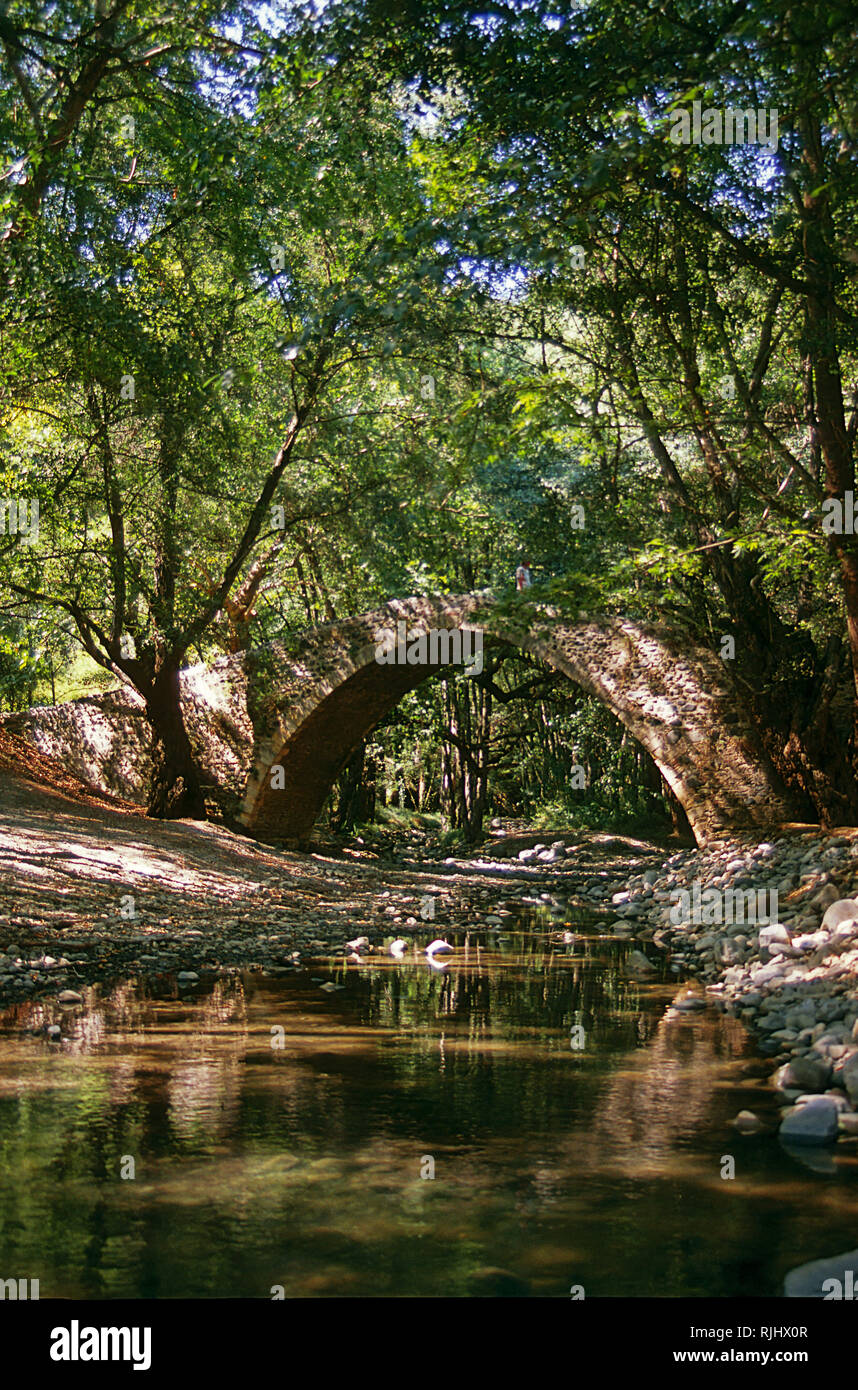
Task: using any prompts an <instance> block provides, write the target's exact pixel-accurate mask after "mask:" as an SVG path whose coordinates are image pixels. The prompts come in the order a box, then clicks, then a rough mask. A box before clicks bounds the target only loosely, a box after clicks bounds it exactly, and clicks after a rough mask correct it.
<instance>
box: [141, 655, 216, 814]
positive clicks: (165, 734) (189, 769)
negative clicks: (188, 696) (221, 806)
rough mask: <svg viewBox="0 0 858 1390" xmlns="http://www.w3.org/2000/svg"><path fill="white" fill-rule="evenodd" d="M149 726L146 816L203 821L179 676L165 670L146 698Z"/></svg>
mask: <svg viewBox="0 0 858 1390" xmlns="http://www.w3.org/2000/svg"><path fill="white" fill-rule="evenodd" d="M146 713H147V715H148V718H149V723H150V724H151V726H152V762H153V770H152V781H151V785H150V788H149V801H148V804H147V807H146V814H147V816H152V817H157V818H159V819H163V820H179V819H182V818H185V817H187V818H188V819H189V820H205V818H206V806H205V797H204V796H203V790H202V783H201V780H200V774H199V770H198V768H197V765H196V761H195V759H194V754H193V750H192V748H191V741H190V739H189V738H188V731H187V729H186V728H185V720H184V715H183V713H182V704H181V699H180V694H179V672H178V670H177V669H173V668H166V669H165V670H163V671H161V672H160V673H159V674H158V675H157V676H156V678H155V680H154V682H153V684H152V687H151V689H150V690H149V692H148V693H147V695H146Z"/></svg>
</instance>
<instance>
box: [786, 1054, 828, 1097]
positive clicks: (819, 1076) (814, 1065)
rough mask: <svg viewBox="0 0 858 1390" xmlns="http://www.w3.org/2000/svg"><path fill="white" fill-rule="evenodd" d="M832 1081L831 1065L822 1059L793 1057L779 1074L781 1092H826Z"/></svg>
mask: <svg viewBox="0 0 858 1390" xmlns="http://www.w3.org/2000/svg"><path fill="white" fill-rule="evenodd" d="M830 1081H831V1065H830V1063H828V1062H826V1061H825V1060H824V1059H823V1058H822V1057H793V1059H792V1061H791V1062H787V1064H786V1066H785V1067H781V1069H780V1071H779V1072H778V1074H777V1078H776V1085H777V1086H778V1088H779V1089H780V1090H784V1091H788V1090H798V1091H824V1090H825V1088H826V1086H828V1084H829V1083H830Z"/></svg>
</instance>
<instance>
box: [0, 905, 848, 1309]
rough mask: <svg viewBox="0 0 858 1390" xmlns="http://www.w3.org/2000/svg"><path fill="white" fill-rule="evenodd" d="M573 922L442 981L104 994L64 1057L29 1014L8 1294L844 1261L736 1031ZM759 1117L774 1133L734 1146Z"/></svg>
mask: <svg viewBox="0 0 858 1390" xmlns="http://www.w3.org/2000/svg"><path fill="white" fill-rule="evenodd" d="M571 925H572V927H573V929H574V932H575V936H576V939H575V940H574V941H572V942H570V943H569V944H566V945H564V944H559V943H558V942H557V941H556V940H555V937H556V934H557V927H556V923H552V922H551V921H550V920H549V919H548V918H547V916H546V915H545V914H542V913H540V912H538V911H537V912H533V911H530V912H529V913H527V914H524V913H522V914H521V915H520V916H519V917H518V918H517V919H516V921H515V922H514V927H513V929H511V930H507V931H506V932H505V933H502V934H498V933H487V932H486V931H485V930H479V931H460V932H456V931H451V932H449V933H447V939H448V940H449V941H450V942H451V944H453V945H454V946H455V948H456V949H455V951H454V954H453V955H452V956H451V957H450V958H449V963H446V964H444V965H443V967H441V966H439V967H433V966H432V965H431V964H430V963H429V962H428V961H427V959H426V957H425V954H424V952H423V950H422V947H423V946H425V944H426V942H427V941H428V940H430V939H431V935H432V933H428V934H427V935H426V940H425V941H424V940H423V939H422V937H421V938H419V939H418V942H419V944H418V946H417V947H416V948H414V949H412V948H411V947H409V951H408V954H407V956H406V957H405V958H404V959H403V960H401V961H397V960H394V959H393V958H392V957H391V956H390V955H389V954H384V953H378V954H375V955H371V956H368V957H366V958H365V959H364V960H363V961H361V963H360V964H347V963H346V962H344V960H343V959H342V958H338V959H336V960H335V959H324V958H321V959H316V960H313V961H310V962H307V963H305V964H304V966H303V967H302V968H301V969H298V970H296V971H295V972H294V973H293V974H289V975H285V976H282V977H281V978H277V979H267V978H263V977H262V976H260V975H254V974H251V973H244V974H238V975H233V976H229V977H224V978H222V979H220V980H218V981H217V982H215V983H214V984H212V983H211V982H207V983H206V982H200V983H199V984H197V985H193V986H192V987H190V988H181V989H180V988H179V986H177V983H176V981H175V978H174V977H173V978H171V977H161V978H160V979H158V980H156V981H154V982H152V981H149V982H147V983H145V984H144V983H142V982H139V981H135V980H134V979H128V980H127V981H125V982H123V983H122V984H120V985H118V986H116V987H113V988H110V989H109V990H104V991H102V990H100V989H99V987H97V986H93V987H91V988H88V989H86V991H85V992H84V1004H83V1005H82V1006H80V1007H78V1008H76V1009H71V1010H64V1011H63V1012H62V1014H61V1027H62V1040H61V1042H60V1043H59V1044H53V1043H51V1042H49V1041H48V1040H47V1039H46V1037H45V1035H44V1032H43V1031H38V1032H37V1031H36V1030H42V1029H43V1026H44V1023H45V1021H46V1019H48V1018H51V1019H53V1018H55V1017H56V1016H57V1013H56V1009H55V1008H54V1007H52V1005H50V1004H46V1003H45V1001H41V1002H39V1001H29V1002H23V1003H20V1004H17V1005H15V1006H13V1007H10V1008H7V1009H6V1010H5V1011H4V1012H3V1013H2V1014H0V1037H2V1046H0V1164H2V1171H3V1173H4V1175H5V1181H4V1184H3V1187H2V1189H0V1277H6V1275H12V1274H13V1273H14V1274H15V1276H16V1277H27V1278H38V1279H39V1281H40V1291H41V1297H42V1298H49V1297H62V1298H88V1299H103V1298H107V1299H109V1298H154V1297H158V1298H186V1297H204V1298H218V1297H227V1296H239V1297H246V1298H271V1297H274V1296H278V1295H280V1294H281V1292H282V1296H285V1297H287V1298H293V1297H307V1296H356V1295H364V1296H366V1295H370V1296H388V1297H389V1296H397V1295H410V1296H423V1297H427V1296H428V1297H434V1296H441V1295H446V1296H463V1295H464V1296H468V1295H475V1294H490V1295H497V1294H501V1295H504V1294H508V1295H516V1294H533V1295H538V1296H551V1297H566V1298H568V1297H570V1296H574V1295H573V1293H572V1291H573V1290H576V1291H577V1296H580V1295H581V1293H582V1292H583V1293H584V1294H585V1295H586V1297H593V1296H595V1297H598V1296H609V1297H617V1296H628V1295H631V1296H634V1295H660V1296H680V1295H689V1296H700V1297H703V1296H714V1297H730V1296H736V1295H763V1294H779V1293H780V1292H781V1289H782V1281H783V1276H784V1274H785V1272H786V1271H787V1270H788V1269H790V1268H792V1267H793V1266H795V1265H797V1264H800V1263H802V1261H804V1260H806V1259H812V1258H814V1257H816V1255H817V1254H818V1253H819V1252H820V1251H821V1250H826V1249H829V1248H831V1249H839V1248H840V1247H842V1246H843V1245H844V1244H848V1243H849V1241H850V1240H851V1236H849V1235H848V1234H847V1232H848V1231H849V1230H851V1229H852V1224H851V1223H852V1219H853V1215H854V1201H850V1192H854V1188H853V1187H852V1180H853V1179H854V1175H853V1174H852V1173H851V1172H850V1171H848V1168H849V1167H850V1164H849V1160H838V1161H837V1162H835V1160H834V1159H833V1158H831V1157H830V1156H829V1155H828V1154H825V1155H823V1156H820V1155H818V1154H815V1155H813V1156H811V1155H808V1156H807V1157H806V1158H804V1159H802V1157H801V1156H800V1155H795V1154H789V1153H787V1152H786V1151H784V1150H783V1149H782V1148H781V1146H780V1145H779V1144H778V1141H777V1139H776V1138H775V1137H773V1134H772V1130H773V1129H774V1125H775V1116H776V1114H777V1110H776V1106H775V1104H774V1097H773V1094H772V1092H771V1091H770V1090H769V1089H768V1088H767V1087H766V1084H765V1079H766V1075H767V1072H768V1070H770V1068H769V1067H768V1065H767V1064H766V1063H765V1062H764V1061H760V1060H759V1059H756V1060H755V1059H754V1055H753V1052H752V1049H751V1046H750V1042H749V1040H748V1038H747V1036H746V1034H745V1032H744V1029H743V1028H742V1026H741V1025H740V1024H739V1023H738V1022H737V1021H736V1020H735V1019H728V1018H726V1017H724V1016H723V1015H720V1014H718V1013H716V1012H715V1011H714V1010H711V1009H706V1010H705V1011H700V1012H696V1013H678V1012H677V1011H676V1010H670V1009H669V1004H670V1000H671V998H673V997H674V996H675V994H676V990H677V984H676V981H675V979H670V978H668V979H665V980H660V979H656V980H655V981H654V982H653V983H648V982H647V983H640V982H638V981H635V980H633V979H630V978H629V976H628V973H627V972H626V970H625V969H624V967H623V961H624V959H625V956H626V953H627V952H628V950H629V943H628V942H625V941H618V940H616V939H615V938H608V937H606V936H604V935H601V934H600V933H599V931H598V929H597V927H596V926H595V925H594V924H592V923H591V924H587V923H580V924H579V923H572V924H571ZM323 984H325V985H327V986H328V987H329V988H328V989H323V988H322V985H323ZM331 986H335V988H330V987H331ZM741 1108H751V1109H754V1110H756V1111H757V1112H758V1113H759V1115H760V1116H761V1118H762V1119H763V1120H764V1121H766V1122H767V1131H768V1132H763V1133H761V1134H759V1135H755V1136H740V1135H739V1134H737V1132H736V1131H735V1130H734V1129H733V1128H732V1127H731V1123H730V1122H731V1120H732V1119H733V1117H734V1116H735V1114H736V1113H737V1111H738V1110H739V1109H741ZM728 1156H732V1157H733V1158H734V1159H735V1170H736V1176H735V1177H732V1178H729V1177H723V1176H722V1171H723V1170H724V1159H725V1157H728ZM132 1174H133V1175H132ZM272 1291H273V1292H272Z"/></svg>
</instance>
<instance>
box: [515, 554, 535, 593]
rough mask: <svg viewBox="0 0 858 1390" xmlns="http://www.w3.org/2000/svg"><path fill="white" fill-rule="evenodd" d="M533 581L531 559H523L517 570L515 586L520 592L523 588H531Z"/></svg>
mask: <svg viewBox="0 0 858 1390" xmlns="http://www.w3.org/2000/svg"><path fill="white" fill-rule="evenodd" d="M532 583H533V577H532V575H531V573H530V561H529V560H522V562H521V564H520V565H519V567H518V569H517V570H516V572H515V587H516V589H517V590H518V591H519V593H521V591H522V590H523V589H529V588H530V586H531V584H532Z"/></svg>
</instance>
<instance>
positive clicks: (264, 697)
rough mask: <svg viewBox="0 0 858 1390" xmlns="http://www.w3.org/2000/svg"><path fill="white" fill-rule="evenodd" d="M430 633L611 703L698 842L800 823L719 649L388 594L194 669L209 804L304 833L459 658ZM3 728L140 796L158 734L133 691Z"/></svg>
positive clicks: (596, 622) (185, 691) (269, 826)
mask: <svg viewBox="0 0 858 1390" xmlns="http://www.w3.org/2000/svg"><path fill="white" fill-rule="evenodd" d="M403 625H404V626H403ZM433 633H435V634H442V633H449V634H451V637H450V642H451V645H452V642H453V639H454V637H455V634H462V636H461V638H460V639H459V640H460V641H461V642H462V643H463V644H464V645H465V646H466V647H467V642H468V634H471V636H470V641H471V643H472V645H473V646H476V645H478V643H479V639H480V638H483V639H484V641H485V643H486V644H487V645H489V646H491V645H493V644H507V645H511V646H514V647H518V648H519V649H520V650H522V651H524V652H527V653H529V654H530V655H531V656H533V657H535V658H537V659H539V660H540V661H543V662H545V663H546V665H548V666H550V667H552V668H554V669H555V670H558V671H562V672H563V673H564V674H565V675H567V676H568V677H569V678H570V680H573V681H575V682H576V683H577V684H578V685H579V686H581V688H582V689H584V690H586V691H587V692H588V693H589V694H590V695H594V696H596V698H597V699H599V700H601V701H603V703H604V704H606V705H607V706H608V707H609V708H610V709H611V710H612V711H613V713H614V714H615V715H616V716H617V718H618V719H619V720H620V721H621V722H622V723H623V725H624V726H625V727H626V729H628V731H629V733H630V734H631V735H632V736H633V737H634V738H635V739H637V740H638V742H639V743H641V744H642V745H643V747H644V748H645V749H646V751H647V752H648V753H649V754H650V755H651V757H652V758H653V760H654V762H655V763H656V765H657V766H658V768H659V770H660V771H661V773H662V774H663V776H664V778H665V781H666V782H667V783H668V785H669V786H670V787H671V789H672V791H673V792H674V793H675V795H676V797H677V798H678V800H679V801H680V803H681V804H682V806H683V808H684V810H685V812H686V815H687V816H688V819H689V822H690V824H691V827H692V829H693V831H694V834H695V836H696V838H697V840H698V843H704V842H706V841H707V840H709V839H711V838H713V837H715V836H717V835H718V834H719V833H722V832H724V831H727V830H735V829H740V828H746V829H759V830H761V831H762V830H763V829H765V828H766V827H771V826H773V825H776V824H777V823H779V822H782V821H785V820H791V819H794V818H795V816H796V808H795V806H794V805H793V804H792V802H791V799H790V797H789V795H788V793H787V792H786V791H785V789H784V788H783V786H782V785H781V784H780V782H779V780H778V778H777V775H776V773H775V771H774V769H773V767H772V766H771V764H770V762H769V760H768V759H767V757H766V755H765V754H764V752H763V750H762V748H761V747H760V745H759V741H758V739H757V737H756V735H755V733H754V729H753V725H752V722H751V720H750V718H749V716H748V713H747V711H746V710H745V709H744V708H743V706H742V702H741V700H740V697H739V696H738V694H737V692H736V690H735V688H734V686H733V684H732V681H731V678H730V674H729V671H728V670H727V668H726V667H725V665H724V664H723V663H722V662H721V661H719V660H718V658H716V657H715V656H714V655H713V654H712V653H710V652H707V651H705V650H703V649H698V648H693V647H691V646H690V645H689V644H688V642H687V640H685V639H684V638H682V637H681V636H680V635H678V634H676V633H675V632H672V631H671V630H670V629H668V628H665V627H663V626H661V625H656V624H642V623H638V622H635V621H631V620H630V619H626V618H622V617H591V616H585V615H583V614H581V615H578V617H577V618H574V619H570V618H569V617H568V616H562V615H560V614H559V613H557V612H556V611H554V610H552V609H550V608H547V607H546V606H544V605H539V604H537V603H532V602H521V603H517V604H515V605H512V606H510V605H507V606H506V607H501V606H499V605H496V604H495V603H493V602H492V600H491V599H488V598H484V597H481V596H479V595H476V596H475V595H467V596H465V597H461V598H408V599H394V600H391V601H390V602H389V603H387V604H385V605H384V607H383V608H380V609H378V610H376V611H375V612H372V613H367V614H364V615H362V616H360V617H355V618H348V619H345V620H343V621H341V622H335V623H330V624H326V625H324V626H320V627H316V628H313V629H310V630H308V631H307V632H305V633H303V634H302V635H301V636H300V637H299V638H296V639H293V640H292V641H290V643H289V644H288V646H287V645H283V644H278V643H274V644H271V645H270V646H267V647H262V648H258V649H254V650H253V651H250V652H247V653H240V654H238V655H235V656H229V657H221V658H219V659H218V660H216V661H214V662H213V663H211V664H210V665H207V666H193V667H189V668H188V669H187V670H186V671H184V672H183V673H182V700H183V707H184V711H185V719H186V723H187V726H188V732H189V734H190V737H191V741H192V744H193V746H194V749H195V752H196V755H197V758H198V760H199V764H200V767H201V769H202V772H203V776H204V779H205V782H206V787H207V795H208V796H209V798H210V800H211V803H212V805H213V808H217V810H218V812H219V813H220V814H222V815H224V816H225V817H226V818H227V820H229V821H231V822H233V823H237V824H238V825H240V826H242V827H244V828H245V829H246V830H247V831H249V832H250V833H251V834H253V835H255V836H256V837H257V838H260V839H268V840H280V841H296V840H298V841H300V840H301V839H304V838H306V836H307V835H308V834H309V832H310V831H311V829H312V827H313V824H314V822H315V820H316V817H317V816H318V814H319V811H320V810H321V808H322V805H323V804H324V801H325V798H326V797H327V795H328V792H329V791H330V788H331V785H332V783H333V781H334V779H335V778H336V776H337V775H338V773H339V772H340V771H341V770H342V768H343V767H344V766H345V764H346V762H347V761H348V759H349V758H350V756H351V755H352V753H353V752H354V751H355V749H356V748H357V747H358V746H359V744H360V742H361V740H362V739H364V738H365V737H366V736H367V734H369V733H370V732H371V731H372V730H373V729H374V728H375V727H376V725H378V724H379V723H380V721H381V720H383V719H384V717H385V716H386V715H387V714H388V713H389V711H390V710H391V709H392V708H393V707H394V706H395V705H396V704H397V702H398V701H399V700H401V699H402V697H403V695H405V694H406V693H407V692H408V691H410V690H412V689H414V688H415V687H416V686H417V685H419V684H420V682H421V681H423V680H425V679H426V678H427V676H429V675H431V674H433V673H435V672H437V671H439V670H441V669H443V668H444V667H445V666H446V665H449V661H450V656H451V655H452V656H453V657H455V655H456V651H455V649H453V651H452V652H451V651H450V650H449V649H448V650H447V651H445V650H444V646H445V644H444V642H443V641H442V640H441V639H439V640H438V641H437V642H435V643H433V642H432V641H430V640H429V639H430V637H431V634H433ZM403 634H407V637H408V640H409V643H410V644H412V645H411V650H412V653H413V654H416V655H417V656H418V658H419V657H420V656H424V657H425V659H424V660H420V661H419V662H418V663H417V664H409V662H408V660H407V659H406V658H407V652H406V651H405V650H404V649H400V651H399V652H398V653H397V652H394V651H393V650H392V649H393V648H394V647H395V646H397V645H398V644H399V643H400V642H401V638H402V636H403ZM421 636H423V637H425V638H426V639H427V640H426V642H425V644H423V647H424V650H423V651H422V652H421V650H420V648H421V644H420V642H419V641H417V642H416V643H415V639H419V638H420V637H421ZM392 657H393V658H397V659H391V658H392ZM379 658H382V659H379ZM4 723H5V725H6V727H7V728H9V729H10V730H11V731H12V732H14V733H19V734H21V735H23V736H24V737H26V738H29V739H31V740H32V741H33V742H34V743H36V744H37V745H38V747H39V748H40V750H41V751H43V752H48V753H52V754H53V755H54V756H57V757H59V758H60V759H61V760H62V761H63V762H64V763H65V764H66V765H67V766H68V767H69V768H70V770H71V771H73V772H75V773H76V774H77V775H79V776H82V777H84V778H86V779H87V780H89V781H90V782H94V783H95V784H96V785H99V786H101V787H103V788H105V789H106V790H112V791H116V792H119V793H120V794H122V795H125V796H127V797H130V798H131V799H132V800H138V801H140V800H142V799H143V796H144V790H145V784H146V777H147V774H148V770H149V764H148V752H147V745H148V727H147V725H146V720H145V716H144V713H143V703H142V700H140V699H139V697H138V696H137V695H136V694H135V693H134V692H130V691H128V690H125V689H118V690H115V691H110V692H107V693H106V694H103V695H98V696H93V697H85V698H83V699H79V700H73V701H70V702H68V703H67V704H64V705H57V706H52V707H39V708H35V709H31V710H29V711H27V712H26V713H25V714H18V715H10V716H7V717H6V719H5V721H4Z"/></svg>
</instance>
